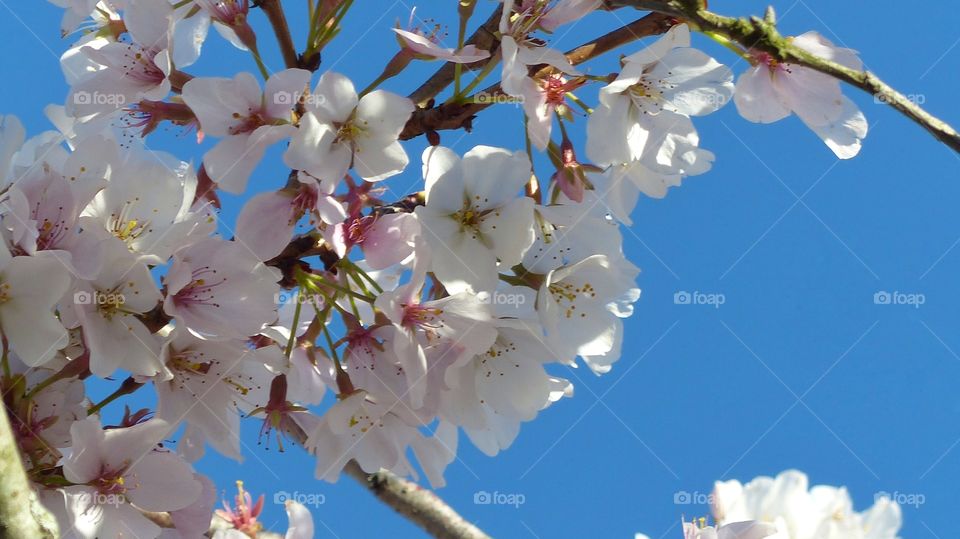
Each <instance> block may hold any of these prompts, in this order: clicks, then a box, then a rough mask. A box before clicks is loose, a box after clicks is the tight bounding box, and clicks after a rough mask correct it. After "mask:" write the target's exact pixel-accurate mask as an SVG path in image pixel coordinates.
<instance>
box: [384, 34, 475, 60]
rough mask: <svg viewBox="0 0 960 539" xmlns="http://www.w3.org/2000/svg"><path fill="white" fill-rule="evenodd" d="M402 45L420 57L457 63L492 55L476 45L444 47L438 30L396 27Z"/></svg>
mask: <svg viewBox="0 0 960 539" xmlns="http://www.w3.org/2000/svg"><path fill="white" fill-rule="evenodd" d="M393 31H394V32H396V33H397V37H398V38H399V40H400V42H401V46H402V47H404V48H405V49H407V50H409V51H410V52H412V53H413V54H415V55H417V56H418V57H421V58H425V59H429V60H434V59H436V60H443V61H445V62H453V63H455V64H469V63H472V62H479V61H480V60H485V59H487V58H489V57H490V51H485V50H482V49H478V48H477V47H476V45H467V46H465V47H463V48H461V49H450V48H445V47H443V46H442V45H441V44H440V43H439V40H438V39H437V36H436V32H435V31H434V33H432V34H427V33H425V32H422V31H420V30H419V29H413V30H401V29H400V28H394V29H393Z"/></svg>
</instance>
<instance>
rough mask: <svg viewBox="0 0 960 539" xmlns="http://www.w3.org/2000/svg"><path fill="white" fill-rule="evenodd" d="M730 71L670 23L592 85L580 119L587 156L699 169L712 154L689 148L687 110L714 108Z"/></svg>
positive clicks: (692, 142)
mask: <svg viewBox="0 0 960 539" xmlns="http://www.w3.org/2000/svg"><path fill="white" fill-rule="evenodd" d="M732 81H733V74H732V73H731V72H730V70H729V69H728V68H727V67H725V66H723V65H721V64H719V63H717V61H716V60H714V59H713V58H710V57H709V56H707V55H706V54H704V53H702V52H700V51H698V50H696V49H692V48H690V30H689V29H688V28H687V26H686V25H683V24H681V25H677V26H674V27H673V28H671V29H670V30H669V31H668V32H667V33H666V34H665V35H664V36H663V37H661V38H660V39H658V40H657V41H656V42H654V43H653V44H652V45H650V46H649V47H647V48H645V49H643V50H641V51H639V52H637V53H634V54H632V55H630V56H628V57H626V58H624V60H623V70H622V71H621V73H620V75H619V76H618V77H617V79H616V80H614V81H613V82H612V83H610V84H609V85H607V86H606V87H604V88H603V89H601V90H600V106H599V107H598V108H597V109H596V110H595V111H594V112H593V114H591V115H590V120H589V121H588V123H587V155H588V157H590V159H591V161H592V162H594V163H596V164H598V165H604V166H606V165H611V164H622V163H629V162H631V161H636V160H642V161H644V163H645V164H646V165H647V167H649V168H655V169H658V170H662V171H664V172H669V173H677V172H682V173H684V174H700V173H702V172H705V171H706V170H707V169H709V168H710V161H712V154H710V153H709V152H707V151H705V150H700V149H699V148H697V144H698V143H699V137H698V135H697V132H696V129H694V127H693V122H691V120H690V116H701V115H704V114H709V113H711V112H714V111H716V110H717V109H719V108H720V107H722V106H723V105H724V104H726V102H727V101H729V99H730V97H731V95H732V94H733V82H732Z"/></svg>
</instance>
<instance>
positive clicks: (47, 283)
mask: <svg viewBox="0 0 960 539" xmlns="http://www.w3.org/2000/svg"><path fill="white" fill-rule="evenodd" d="M0 243H2V242H0ZM69 287H70V273H69V272H67V270H66V268H65V267H64V266H63V265H62V264H61V263H60V262H58V261H57V260H56V259H54V258H38V257H29V256H16V257H14V256H11V255H10V251H9V250H8V249H7V247H6V245H0V331H2V332H3V336H4V338H6V340H7V341H8V342H9V343H10V348H11V349H12V350H13V351H14V352H15V353H16V354H17V356H19V357H20V359H21V360H22V361H23V362H24V363H26V364H27V365H29V366H31V367H36V366H39V365H43V364H44V363H46V362H47V361H49V360H50V359H52V358H53V357H54V356H55V355H56V353H57V350H59V349H61V348H63V347H64V346H66V344H67V330H66V329H64V327H63V325H62V324H61V323H60V321H59V320H57V317H56V316H55V315H54V312H53V309H54V306H55V305H56V304H57V303H58V302H59V301H60V298H61V297H62V296H63V295H64V294H65V293H66V292H67V290H68V289H69Z"/></svg>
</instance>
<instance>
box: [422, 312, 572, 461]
mask: <svg viewBox="0 0 960 539" xmlns="http://www.w3.org/2000/svg"><path fill="white" fill-rule="evenodd" d="M496 323H497V324H498V326H499V327H497V338H496V340H495V341H494V343H493V345H492V346H491V347H490V349H489V350H487V351H486V352H484V353H481V354H477V355H475V356H473V357H472V358H469V359H468V360H467V361H462V360H461V361H460V362H459V363H458V364H455V365H453V366H451V367H450V368H449V369H447V371H446V378H447V381H448V385H449V387H450V389H449V390H448V391H445V392H444V393H443V404H442V405H441V415H442V416H443V418H444V419H445V420H447V421H450V422H451V423H453V424H456V425H458V426H460V427H462V428H463V429H464V431H465V432H466V433H467V436H469V438H470V440H471V441H472V442H473V443H474V445H476V446H477V447H478V448H479V449H480V450H481V451H483V452H484V453H485V454H487V455H490V456H494V455H496V454H497V453H498V452H499V451H500V450H502V449H506V448H507V447H509V446H510V445H511V444H512V443H513V440H514V439H515V438H516V436H517V434H518V433H519V432H520V423H521V422H525V421H531V420H533V419H534V418H535V417H536V416H537V414H538V412H539V411H540V410H542V409H543V408H546V407H547V406H549V405H550V404H551V403H553V402H555V401H557V400H559V399H560V398H562V397H564V396H567V397H569V396H572V395H573V386H572V385H571V384H570V382H568V381H566V380H564V379H562V378H556V377H552V376H550V375H548V374H547V372H546V371H545V370H544V368H543V364H544V363H547V362H549V361H552V360H553V359H554V358H553V356H552V352H551V351H550V349H549V348H548V347H547V346H546V344H545V343H544V340H543V338H542V336H540V335H537V334H536V333H535V332H534V331H535V330H533V329H531V328H528V327H525V326H523V325H522V324H511V323H510V321H507V320H500V321H497V322H496Z"/></svg>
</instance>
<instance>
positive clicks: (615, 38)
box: [400, 13, 677, 140]
mask: <svg viewBox="0 0 960 539" xmlns="http://www.w3.org/2000/svg"><path fill="white" fill-rule="evenodd" d="M676 22H677V21H676V19H675V18H674V17H672V16H670V15H665V14H662V13H651V14H649V15H647V16H645V17H643V18H640V19H638V20H636V21H633V22H632V23H630V24H628V25H626V26H623V27H621V28H618V29H616V30H614V31H612V32H610V33H608V34H605V35H603V36H600V37H598V38H597V39H594V40H593V41H589V42H587V43H584V44H583V45H581V46H579V47H577V48H575V49H572V50H570V51H568V52H567V53H566V54H567V59H569V60H570V63H572V64H574V65H577V64H582V63H584V62H586V61H588V60H592V59H593V58H596V57H597V56H600V55H601V54H604V53H606V52H609V51H611V50H613V49H616V48H618V47H621V46H623V45H625V44H627V43H630V42H632V41H636V40H638V39H641V38H644V37H648V36H653V35H658V34H662V33H664V32H666V31H667V30H669V29H670V27H671V26H673V25H674V24H676ZM554 71H555V70H554V68H552V67H549V66H547V67H541V68H538V69H536V70H535V71H534V76H544V75H548V74H550V73H552V72H554ZM482 93H483V94H484V95H486V96H496V95H501V94H502V92H501V91H500V85H499V84H495V85H493V86H490V87H488V88H486V89H484V90H483V91H482ZM492 101H494V100H492V99H489V100H487V102H485V103H444V104H442V105H438V106H436V107H431V108H418V109H417V110H415V111H414V113H413V116H411V118H410V120H409V121H408V122H407V125H406V126H404V128H403V131H402V132H401V133H400V139H401V140H409V139H412V138H414V137H417V136H420V135H422V134H424V133H428V132H433V131H441V130H450V129H466V130H467V131H469V130H470V129H471V128H472V122H473V118H474V117H475V116H476V115H477V113H478V112H480V111H482V110H483V109H485V108H487V107H489V106H490V105H491V104H492Z"/></svg>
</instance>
